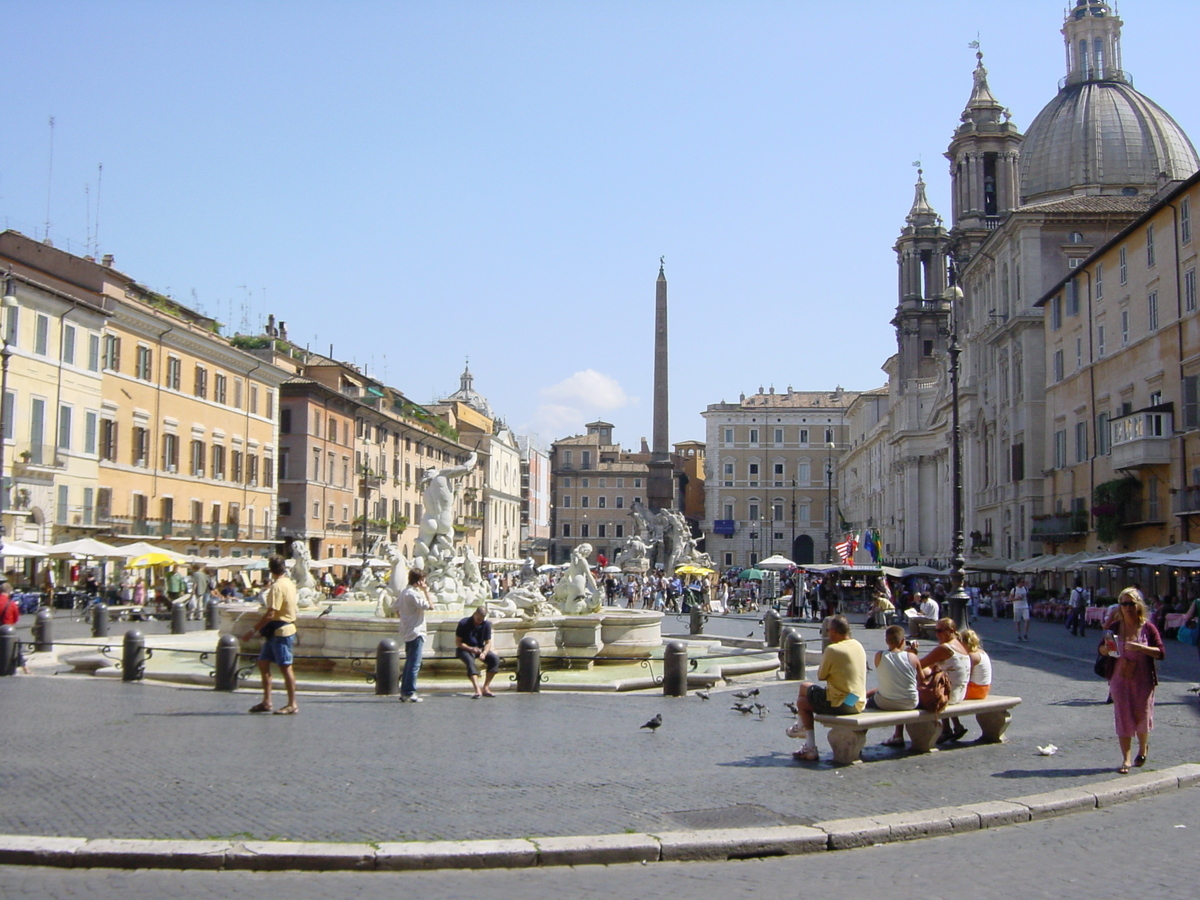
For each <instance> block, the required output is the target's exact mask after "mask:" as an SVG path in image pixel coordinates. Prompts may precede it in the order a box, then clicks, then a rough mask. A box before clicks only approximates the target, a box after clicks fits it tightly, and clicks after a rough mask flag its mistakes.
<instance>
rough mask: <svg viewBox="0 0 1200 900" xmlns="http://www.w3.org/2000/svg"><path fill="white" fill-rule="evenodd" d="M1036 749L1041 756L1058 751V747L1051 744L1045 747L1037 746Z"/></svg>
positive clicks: (1050, 754) (1051, 754)
mask: <svg viewBox="0 0 1200 900" xmlns="http://www.w3.org/2000/svg"><path fill="white" fill-rule="evenodd" d="M1037 751H1038V753H1040V754H1041V755H1042V756H1053V755H1054V754H1055V753H1057V752H1058V748H1057V747H1055V746H1054V745H1053V744H1047V745H1046V746H1045V747H1038V748H1037Z"/></svg>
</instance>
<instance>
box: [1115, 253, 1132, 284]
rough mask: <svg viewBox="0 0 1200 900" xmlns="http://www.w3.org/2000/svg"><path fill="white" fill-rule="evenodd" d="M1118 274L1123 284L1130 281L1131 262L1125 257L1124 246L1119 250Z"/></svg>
mask: <svg viewBox="0 0 1200 900" xmlns="http://www.w3.org/2000/svg"><path fill="white" fill-rule="evenodd" d="M1117 274H1118V275H1119V276H1120V278H1121V284H1128V283H1129V264H1128V262H1127V261H1126V259H1125V248H1124V247H1122V248H1121V249H1120V250H1118V251H1117Z"/></svg>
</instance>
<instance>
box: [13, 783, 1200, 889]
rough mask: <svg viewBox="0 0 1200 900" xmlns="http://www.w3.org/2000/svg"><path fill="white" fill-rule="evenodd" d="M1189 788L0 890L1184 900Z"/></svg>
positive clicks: (16, 881)
mask: <svg viewBox="0 0 1200 900" xmlns="http://www.w3.org/2000/svg"><path fill="white" fill-rule="evenodd" d="M1198 792H1200V789H1197V788H1189V789H1186V790H1181V791H1174V792H1171V793H1168V794H1163V795H1160V796H1157V797H1153V798H1149V799H1145V800H1139V801H1137V802H1133V803H1125V804H1120V805H1118V806H1113V807H1108V808H1106V809H1101V810H1096V811H1093V812H1086V813H1077V814H1074V815H1069V816H1064V817H1062V818H1058V819H1048V820H1044V821H1040V822H1031V823H1028V824H1025V825H1011V826H1007V827H1004V828H999V829H995V830H990V831H977V832H972V833H970V834H964V835H958V836H954V837H941V838H931V839H928V840H923V841H916V842H913V843H908V844H887V845H884V846H880V847H870V848H865V849H862V850H844V851H839V852H835V853H817V854H814V855H811V856H798V857H797V856H793V857H787V858H783V859H763V860H750V861H745V862H716V863H699V862H693V863H655V864H653V865H648V866H640V865H626V866H608V867H602V866H581V867H579V868H551V869H515V870H496V871H488V872H452V871H441V872H405V873H386V872H337V873H328V874H324V873H311V872H303V873H298V872H272V873H256V872H199V871H189V872H178V871H153V870H144V869H143V870H139V871H133V872H125V871H114V870H105V869H90V870H89V869H48V868H35V867H28V868H26V867H11V868H4V867H0V897H6V898H7V897H38V898H44V900H67V898H72V897H89V898H96V900H108V898H121V900H141V898H146V900H150V898H153V900H160V898H162V897H177V898H181V900H185V898H186V900H191V898H206V897H212V898H220V900H224V898H226V897H231V896H245V897H249V896H280V897H287V898H289V900H309V898H313V900H326V898H330V897H338V898H347V900H351V898H374V897H381V898H394V897H403V896H418V897H421V898H422V900H441V898H447V900H459V898H462V897H488V898H494V900H535V898H552V897H553V898H561V897H570V898H581V900H586V898H593V897H595V898H611V897H637V898H641V900H658V898H663V900H677V898H679V897H701V898H704V900H725V898H740V897H746V898H755V900H776V898H779V900H784V898H787V900H797V898H799V900H810V898H828V897H845V898H851V900H857V898H867V897H886V898H888V900H943V898H944V900H962V898H963V897H964V896H968V897H970V898H971V900H1012V898H1013V897H1020V898H1023V900H1040V898H1048V900H1064V898H1068V900H1074V898H1080V897H1088V898H1096V900H1107V898H1117V897H1131V896H1136V897H1152V898H1155V900H1192V898H1194V897H1195V896H1196V868H1195V863H1194V859H1195V847H1196V831H1197V829H1198V828H1200V815H1197V812H1196V810H1197V794H1198ZM1180 826H1184V827H1180ZM1118 842H1121V843H1124V844H1125V845H1126V846H1127V847H1128V848H1129V849H1128V850H1127V851H1126V852H1125V853H1124V854H1123V855H1122V856H1121V858H1119V859H1116V858H1114V856H1113V847H1114V846H1115V845H1116V844H1117V843H1118Z"/></svg>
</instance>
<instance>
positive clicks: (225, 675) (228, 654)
mask: <svg viewBox="0 0 1200 900" xmlns="http://www.w3.org/2000/svg"><path fill="white" fill-rule="evenodd" d="M238 648H239V641H238V639H237V638H235V637H234V636H233V635H232V634H223V635H221V638H220V640H218V641H217V684H216V688H217V690H218V691H236V690H237V685H238Z"/></svg>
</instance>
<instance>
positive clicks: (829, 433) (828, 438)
mask: <svg viewBox="0 0 1200 900" xmlns="http://www.w3.org/2000/svg"><path fill="white" fill-rule="evenodd" d="M825 443H827V444H832V443H833V429H832V428H826V429H825Z"/></svg>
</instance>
